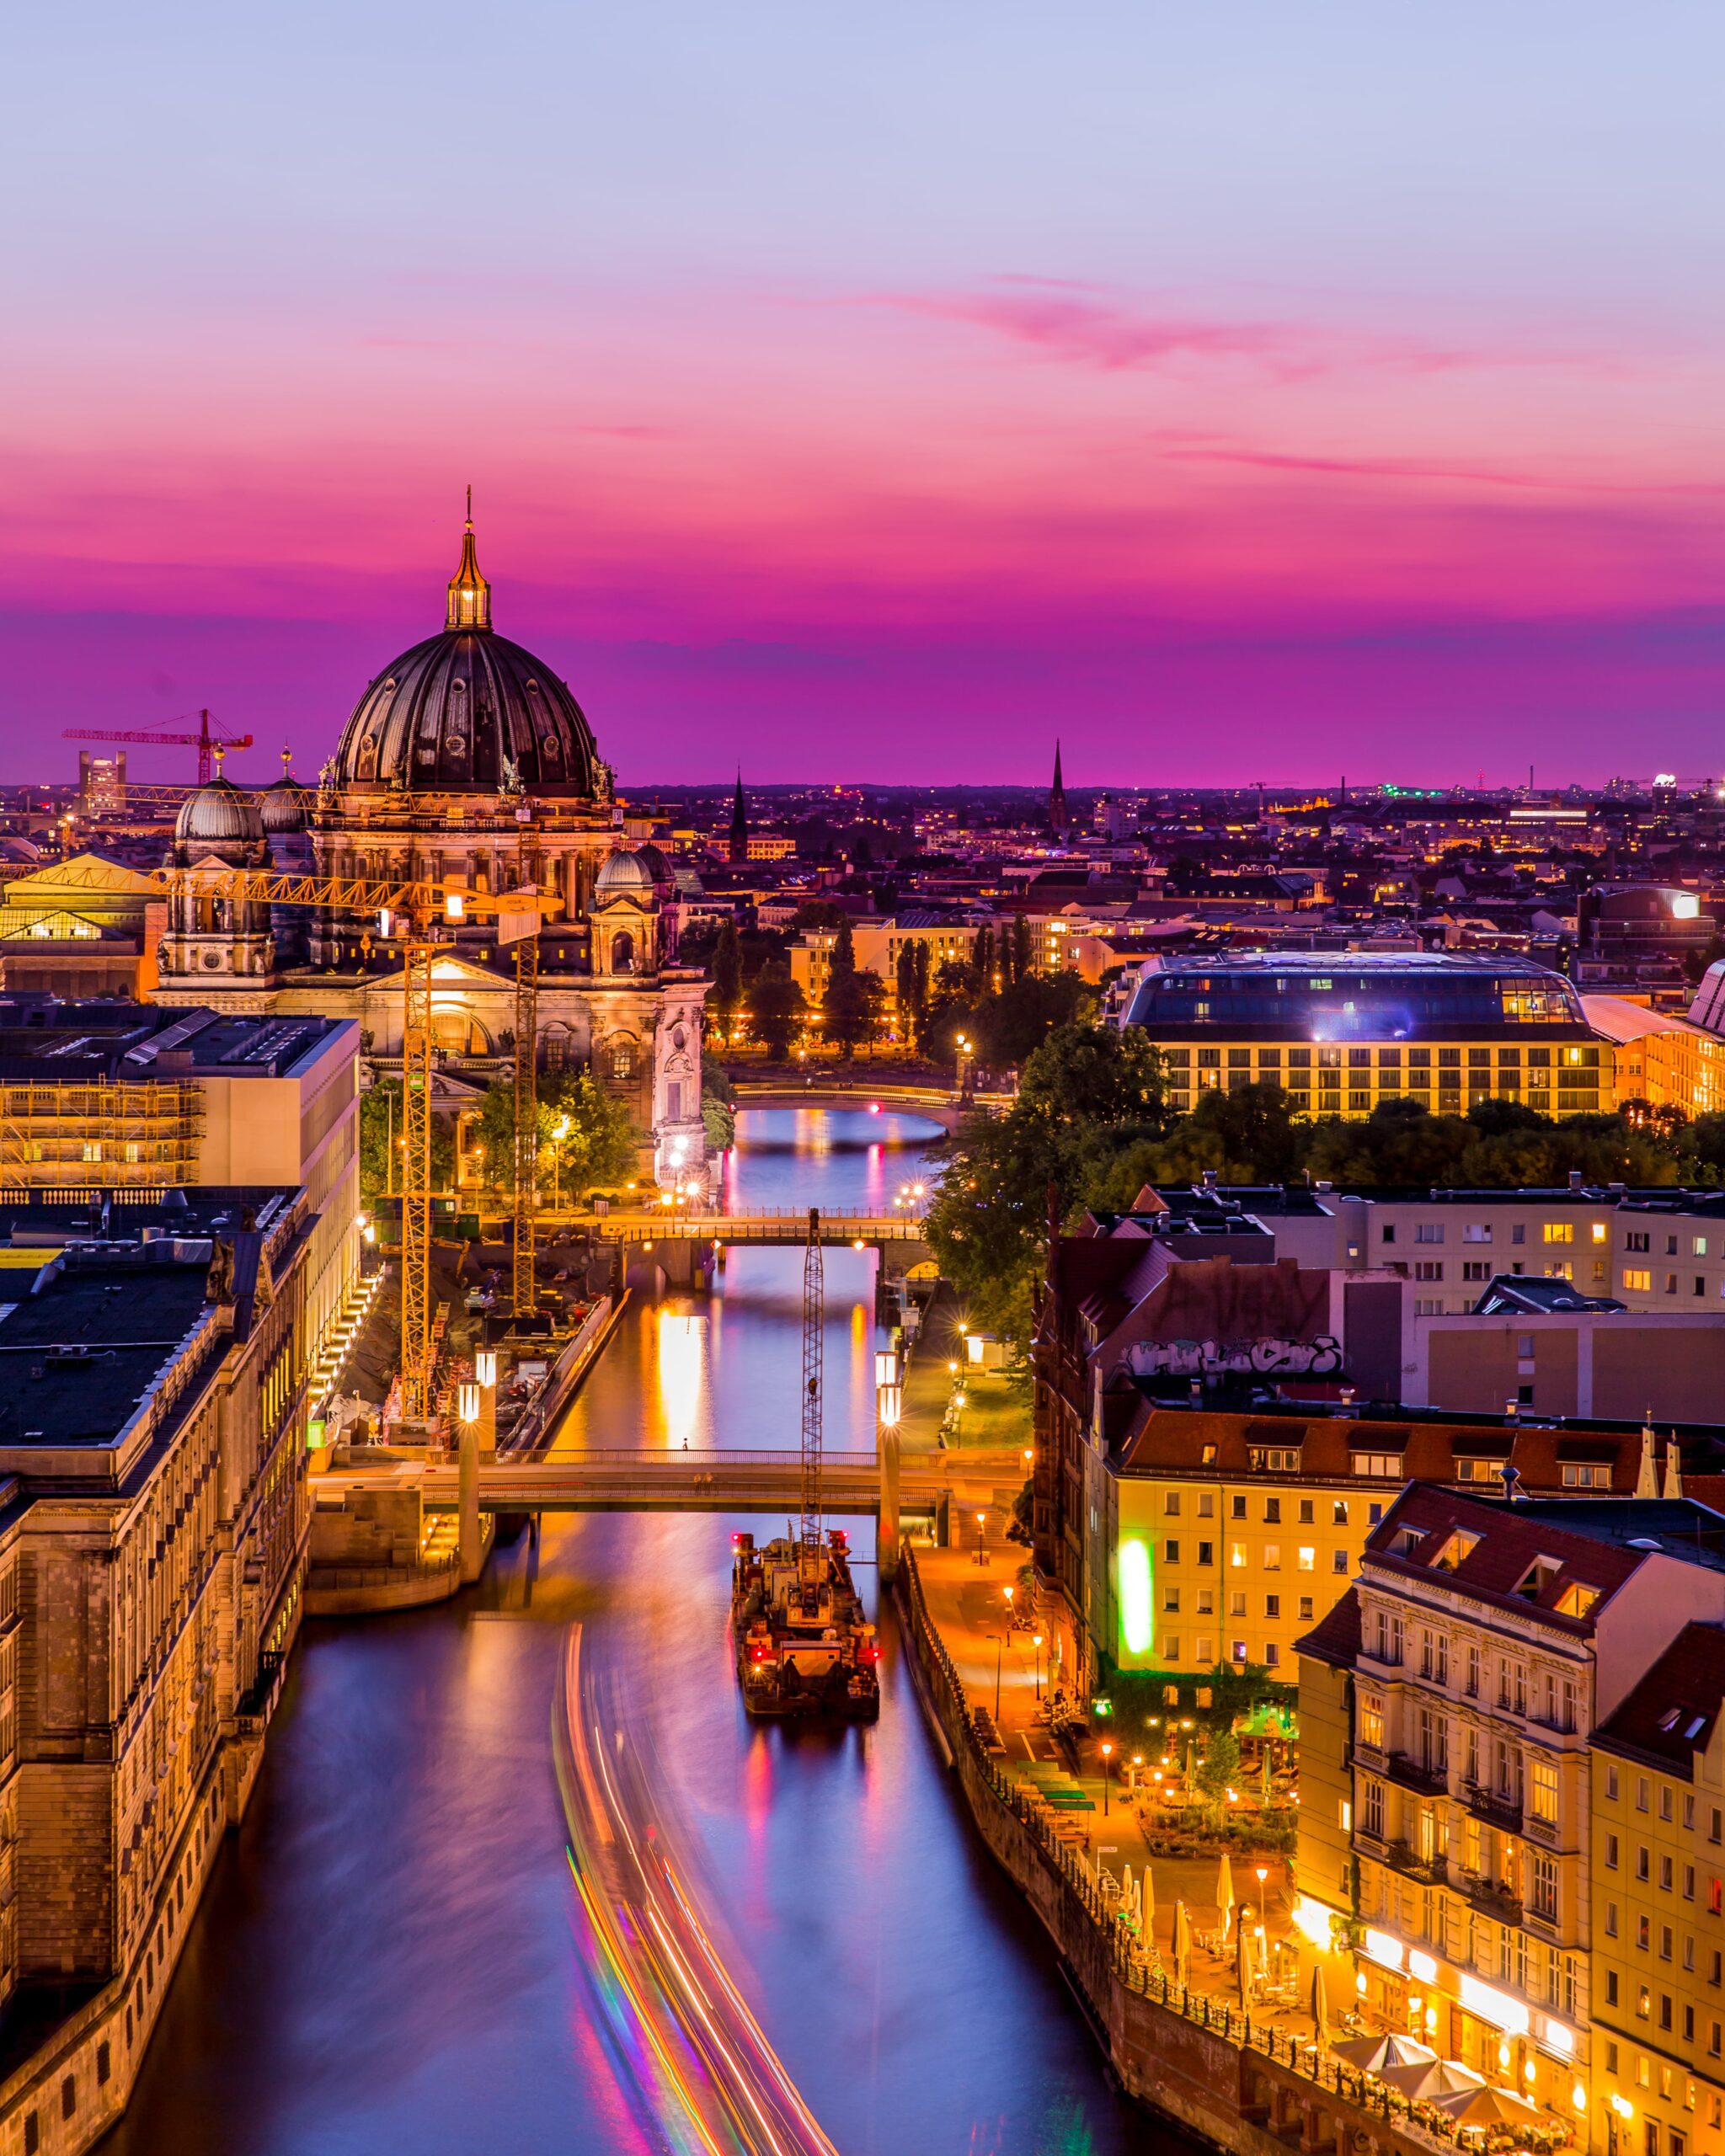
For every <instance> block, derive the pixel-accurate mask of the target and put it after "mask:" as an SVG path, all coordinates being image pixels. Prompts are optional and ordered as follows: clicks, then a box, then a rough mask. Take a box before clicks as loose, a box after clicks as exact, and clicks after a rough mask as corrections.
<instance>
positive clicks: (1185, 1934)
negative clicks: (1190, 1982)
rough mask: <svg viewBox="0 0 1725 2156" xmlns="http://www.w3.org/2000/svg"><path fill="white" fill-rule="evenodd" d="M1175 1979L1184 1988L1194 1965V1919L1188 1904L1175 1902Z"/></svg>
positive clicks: (1173, 1942)
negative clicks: (1190, 1915)
mask: <svg viewBox="0 0 1725 2156" xmlns="http://www.w3.org/2000/svg"><path fill="white" fill-rule="evenodd" d="M1172 1945H1173V1952H1174V1981H1175V1983H1178V1984H1179V1985H1181V1986H1182V1987H1184V1985H1185V1982H1186V1976H1187V1972H1188V1970H1189V1969H1190V1967H1191V1966H1192V1919H1190V1918H1189V1917H1188V1915H1187V1913H1186V1904H1185V1903H1183V1902H1176V1903H1175V1904H1174V1936H1173V1941H1172Z"/></svg>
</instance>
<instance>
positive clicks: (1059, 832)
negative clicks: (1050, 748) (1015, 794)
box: [1048, 739, 1066, 839]
mask: <svg viewBox="0 0 1725 2156" xmlns="http://www.w3.org/2000/svg"><path fill="white" fill-rule="evenodd" d="M1048 827H1049V830H1051V831H1052V832H1053V833H1054V835H1055V837H1056V838H1057V839H1063V838H1065V835H1066V784H1065V780H1064V779H1063V778H1062V777H1061V776H1060V742H1059V740H1058V739H1056V741H1055V778H1054V784H1053V785H1052V786H1051V787H1049V790H1048Z"/></svg>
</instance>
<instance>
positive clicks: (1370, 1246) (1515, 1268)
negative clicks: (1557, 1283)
mask: <svg viewBox="0 0 1725 2156" xmlns="http://www.w3.org/2000/svg"><path fill="white" fill-rule="evenodd" d="M1180 1195H1181V1194H1180V1193H1168V1192H1159V1193H1157V1196H1158V1198H1162V1199H1164V1200H1167V1201H1168V1202H1170V1203H1174V1202H1178V1199H1179V1197H1180ZM1203 1195H1204V1198H1206V1199H1207V1201H1208V1202H1209V1203H1210V1206H1212V1207H1213V1208H1215V1209H1217V1210H1218V1211H1220V1212H1221V1213H1224V1214H1244V1215H1247V1216H1249V1217H1252V1218H1254V1219H1259V1220H1262V1221H1263V1222H1264V1223H1265V1225H1268V1226H1270V1227H1272V1228H1273V1230H1274V1235H1275V1242H1276V1249H1277V1252H1278V1254H1279V1255H1280V1256H1285V1257H1297V1258H1298V1259H1299V1261H1300V1263H1301V1264H1302V1265H1308V1266H1334V1267H1338V1268H1340V1269H1343V1270H1354V1271H1360V1272H1366V1271H1370V1272H1372V1273H1394V1274H1396V1275H1397V1276H1398V1277H1401V1278H1407V1279H1408V1280H1410V1281H1412V1282H1413V1290H1414V1315H1416V1316H1420V1317H1438V1316H1443V1315H1455V1314H1456V1313H1459V1312H1461V1311H1466V1310H1471V1309H1472V1308H1473V1307H1474V1305H1475V1304H1476V1303H1477V1301H1478V1300H1479V1299H1480V1296H1481V1295H1482V1293H1483V1292H1484V1290H1485V1289H1486V1287H1487V1284H1488V1283H1490V1282H1491V1281H1492V1280H1493V1279H1494V1278H1496V1277H1497V1276H1498V1274H1500V1273H1511V1274H1530V1275H1534V1276H1536V1277H1541V1278H1548V1279H1560V1280H1567V1281H1569V1282H1571V1283H1573V1285H1574V1286H1575V1288H1576V1289H1578V1290H1579V1291H1580V1292H1581V1293H1582V1294H1585V1295H1596V1296H1597V1295H1607V1296H1610V1297H1611V1298H1612V1299H1614V1300H1616V1301H1618V1302H1621V1304H1623V1305H1624V1306H1625V1307H1626V1309H1629V1310H1671V1309H1674V1308H1679V1307H1680V1308H1684V1309H1692V1308H1694V1309H1698V1308H1701V1307H1702V1306H1712V1308H1715V1309H1717V1308H1719V1307H1721V1306H1722V1305H1725V1192H1721V1191H1717V1190H1685V1189H1680V1188H1676V1187H1653V1188H1635V1187H1630V1186H1628V1185H1626V1184H1622V1183H1614V1184H1609V1185H1607V1186H1605V1187H1604V1188H1600V1187H1598V1186H1596V1185H1589V1184H1586V1183H1584V1182H1583V1180H1582V1178H1581V1177H1580V1176H1578V1175H1575V1176H1572V1177H1570V1179H1569V1182H1568V1183H1567V1186H1565V1187H1562V1188H1553V1189H1545V1190H1539V1189H1526V1190H1429V1191H1420V1192H1413V1191H1405V1190H1359V1191H1338V1190H1336V1189H1335V1188H1333V1187H1332V1186H1331V1185H1329V1184H1327V1183H1322V1182H1320V1183H1318V1184H1316V1186H1315V1187H1313V1189H1312V1190H1311V1191H1310V1192H1306V1191H1304V1190H1300V1191H1296V1192H1289V1193H1282V1192H1280V1191H1279V1190H1277V1189H1275V1188H1274V1187H1271V1188H1268V1189H1266V1188H1263V1187H1259V1186H1241V1187H1237V1188H1231V1187H1226V1186H1214V1185H1213V1186H1211V1187H1210V1188H1209V1189H1208V1190H1206V1191H1205V1192H1204V1193H1203ZM1289 1201H1297V1202H1292V1203H1290V1202H1289Z"/></svg>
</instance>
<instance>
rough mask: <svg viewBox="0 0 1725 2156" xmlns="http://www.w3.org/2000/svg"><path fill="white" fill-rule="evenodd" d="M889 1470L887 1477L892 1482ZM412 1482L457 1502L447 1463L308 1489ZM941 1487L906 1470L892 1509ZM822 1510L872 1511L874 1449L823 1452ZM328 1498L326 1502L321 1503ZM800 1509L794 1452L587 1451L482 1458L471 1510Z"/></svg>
mask: <svg viewBox="0 0 1725 2156" xmlns="http://www.w3.org/2000/svg"><path fill="white" fill-rule="evenodd" d="M891 1473H892V1470H891V1468H890V1467H889V1470H888V1474H889V1479H890V1476H891ZM415 1485H417V1486H418V1488H419V1493H420V1498H421V1501H422V1502H423V1503H424V1504H425V1507H426V1508H427V1509H428V1510H430V1511H434V1512H453V1511H454V1510H456V1509H457V1505H458V1503H459V1501H460V1490H459V1470H458V1469H457V1466H456V1465H454V1464H453V1463H451V1464H450V1465H442V1464H441V1463H433V1462H423V1463H422V1462H419V1461H414V1462H403V1461H391V1462H388V1463H387V1464H381V1465H379V1466H378V1467H377V1469H375V1470H371V1469H364V1468H358V1469H355V1468H349V1469H345V1470H343V1469H337V1470H333V1471H332V1472H331V1473H329V1474H327V1475H320V1476H318V1479H317V1481H316V1483H315V1484H314V1489H315V1490H316V1492H318V1494H319V1496H320V1497H324V1498H325V1502H327V1501H328V1496H333V1495H334V1492H336V1491H338V1490H339V1491H341V1492H343V1494H344V1496H345V1495H347V1494H349V1493H352V1494H355V1495H364V1494H365V1493H366V1492H378V1491H381V1490H386V1489H389V1488H397V1487H398V1488H403V1489H406V1488H409V1487H411V1486H415ZM947 1487H948V1483H947V1480H946V1477H945V1476H943V1474H942V1473H941V1472H940V1471H939V1470H938V1469H937V1468H936V1469H930V1468H927V1467H925V1466H922V1465H921V1464H915V1465H912V1464H906V1465H905V1467H903V1468H901V1469H900V1471H899V1475H898V1493H899V1502H900V1507H901V1508H902V1509H904V1510H906V1511H910V1512H913V1513H915V1512H932V1511H933V1510H934V1508H935V1506H936V1503H937V1499H938V1497H939V1496H940V1493H941V1492H943V1490H945V1489H946V1488H947ZM820 1492H821V1508H822V1510H823V1511H825V1512H828V1513H871V1514H872V1513H877V1512H878V1511H879V1508H880V1502H881V1463H880V1459H879V1454H876V1453H873V1452H830V1453H828V1454H826V1455H825V1460H823V1461H822V1464H821V1475H820ZM326 1493H328V1495H327V1496H326ZM801 1503H802V1468H801V1461H800V1460H799V1457H798V1454H796V1453H794V1452H786V1451H783V1450H778V1451H761V1452H745V1451H695V1450H692V1449H691V1450H686V1449H677V1450H674V1451H673V1450H666V1449H644V1448H638V1449H628V1450H623V1449H617V1450H607V1449H598V1448H594V1449H583V1450H582V1451H579V1452H569V1453H563V1454H558V1455H556V1456H554V1457H553V1458H549V1459H539V1460H495V1461H491V1460H484V1461H482V1462H481V1463H480V1466H479V1509H480V1511H481V1512H489V1513H541V1512H560V1513H568V1512H631V1513H634V1512H679V1513H687V1512H708V1513H772V1514H775V1515H777V1516H778V1517H780V1518H783V1517H785V1516H787V1515H793V1514H795V1513H797V1512H798V1509H799V1508H800V1506H801Z"/></svg>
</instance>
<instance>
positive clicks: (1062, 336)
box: [859, 272, 1615, 380]
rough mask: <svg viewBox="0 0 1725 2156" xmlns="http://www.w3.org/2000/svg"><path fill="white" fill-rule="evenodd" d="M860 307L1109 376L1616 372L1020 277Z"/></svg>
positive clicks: (1591, 361) (1566, 358)
mask: <svg viewBox="0 0 1725 2156" xmlns="http://www.w3.org/2000/svg"><path fill="white" fill-rule="evenodd" d="M859 303H860V304H863V305H865V306H872V307H885V308H890V309H893V310H895V311H896V312H900V313H903V314H910V315H916V316H921V317H922V318H924V319H926V320H931V321H938V322H953V323H966V324H969V325H970V326H971V327H973V328H978V329H984V330H991V331H993V332H994V333H995V334H996V335H999V336H1001V337H1005V338H1008V339H1012V340H1013V341H1014V342H1016V343H1018V344H1028V345H1033V346H1034V347H1036V348H1037V349H1038V350H1041V351H1044V352H1046V353H1048V354H1049V355H1050V356H1051V357H1054V358H1056V359H1062V360H1072V361H1075V362H1076V363H1078V364H1080V365H1082V366H1091V367H1098V368H1101V369H1103V370H1105V371H1116V370H1122V369H1128V368H1143V369H1154V368H1157V367H1172V366H1177V365H1178V364H1179V363H1181V362H1183V361H1190V360H1197V361H1199V362H1204V361H1210V362H1216V361H1237V362H1242V363H1244V364H1247V365H1250V366H1255V367H1258V368H1259V369H1261V370H1263V371H1266V372H1268V373H1270V374H1272V375H1274V376H1277V377H1279V378H1281V379H1284V380H1287V379H1297V378H1299V377H1300V376H1311V375H1318V374H1327V373H1331V372H1335V371H1343V370H1348V369H1381V370H1388V371H1395V372H1397V373H1403V374H1430V373H1440V372H1448V371H1452V370H1456V369H1470V368H1484V367H1500V366H1527V365H1530V364H1541V363H1546V362H1551V363H1561V364H1563V365H1565V366H1576V365H1584V366H1587V367H1589V369H1590V370H1593V369H1597V368H1599V367H1602V366H1606V367H1611V368H1613V369H1615V363H1611V362H1606V361H1604V360H1600V359H1599V357H1597V356H1596V355H1585V354H1582V353H1574V354H1563V355H1558V354H1556V353H1552V352H1549V351H1545V352H1539V353H1535V352H1531V351H1527V350H1520V349H1518V348H1514V347H1507V346H1506V347H1505V348H1504V349H1503V350H1495V349H1493V350H1487V349H1485V348H1483V347H1481V348H1476V349H1470V348H1468V347H1466V346H1465V345H1462V344H1452V343H1446V342H1442V341H1439V340H1434V339H1423V338H1420V337H1418V336H1413V335H1406V336H1399V335H1394V334H1389V333H1386V332H1365V331H1350V330H1346V329H1341V328H1332V327H1330V326H1327V325H1323V324H1317V323H1294V322H1277V321H1250V320H1244V319H1239V318H1232V317H1228V316H1223V315H1199V314H1194V313H1190V312H1185V311H1183V310H1181V309H1178V308H1173V307H1164V306H1159V305H1157V304H1156V303H1155V302H1152V301H1149V300H1146V299H1143V298H1140V297H1139V296H1135V295H1133V294H1131V293H1130V292H1128V291H1124V290H1121V289H1119V288H1111V287H1109V286H1103V285H1094V284H1088V283H1082V282H1079V281H1076V280H1065V279H1061V278H1050V277H1036V276H1029V275H1023V274H1022V273H1019V272H1011V273H1004V274H1001V275H996V276H993V277H991V278H988V279H986V280H984V281H983V282H982V283H981V284H980V285H976V286H966V287H963V288H960V289H958V290H953V291H902V292H870V293H866V294H863V296H862V297H861V300H860V302H859Z"/></svg>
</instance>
